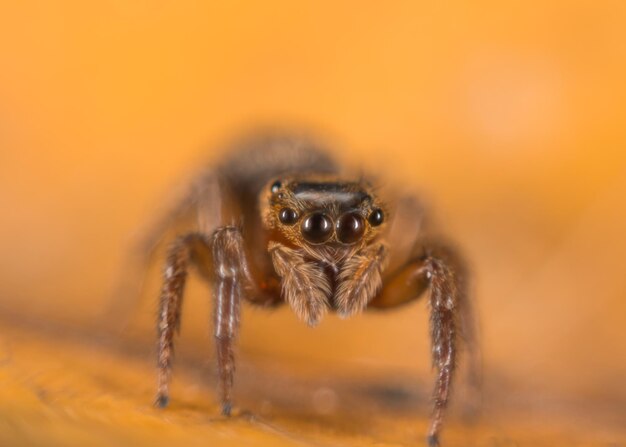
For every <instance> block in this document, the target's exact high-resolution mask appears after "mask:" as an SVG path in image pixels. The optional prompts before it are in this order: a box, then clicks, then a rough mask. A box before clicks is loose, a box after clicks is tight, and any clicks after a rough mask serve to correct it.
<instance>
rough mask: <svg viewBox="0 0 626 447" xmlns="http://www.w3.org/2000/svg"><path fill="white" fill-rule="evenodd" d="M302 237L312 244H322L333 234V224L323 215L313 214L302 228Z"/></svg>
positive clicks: (303, 223) (305, 220)
mask: <svg viewBox="0 0 626 447" xmlns="http://www.w3.org/2000/svg"><path fill="white" fill-rule="evenodd" d="M300 229H301V231H302V236H303V237H304V239H306V240H307V241H308V242H311V243H312V244H321V243H322V242H325V241H327V240H328V238H329V237H330V236H331V234H332V233H333V222H332V220H330V218H329V217H328V216H327V215H326V214H323V213H313V214H311V215H309V216H307V218H306V219H304V221H303V222H302V226H301V227H300Z"/></svg>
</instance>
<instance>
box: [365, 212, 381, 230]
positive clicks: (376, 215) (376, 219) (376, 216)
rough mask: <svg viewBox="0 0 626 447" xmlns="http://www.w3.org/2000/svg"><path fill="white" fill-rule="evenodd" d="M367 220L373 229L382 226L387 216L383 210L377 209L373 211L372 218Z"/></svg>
mask: <svg viewBox="0 0 626 447" xmlns="http://www.w3.org/2000/svg"><path fill="white" fill-rule="evenodd" d="M367 220H368V221H369V223H370V225H371V226H373V227H377V226H378V225H380V224H382V223H383V222H384V221H385V215H384V214H383V210H381V209H380V208H376V209H375V210H374V211H372V214H370V217H368V218H367Z"/></svg>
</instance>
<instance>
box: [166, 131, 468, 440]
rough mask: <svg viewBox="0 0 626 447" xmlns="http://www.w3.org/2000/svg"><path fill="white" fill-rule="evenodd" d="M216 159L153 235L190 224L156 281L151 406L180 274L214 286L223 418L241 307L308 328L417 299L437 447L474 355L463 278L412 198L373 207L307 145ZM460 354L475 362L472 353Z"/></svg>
mask: <svg viewBox="0 0 626 447" xmlns="http://www.w3.org/2000/svg"><path fill="white" fill-rule="evenodd" d="M227 153H228V154H229V155H228V156H227V157H226V158H225V159H224V160H222V161H221V163H218V164H217V165H216V166H215V167H213V168H212V169H209V170H207V171H205V172H203V173H202V174H201V175H200V176H199V177H198V178H197V179H196V180H195V181H194V182H193V183H192V188H191V189H190V191H189V193H188V194H187V195H186V196H185V197H184V198H183V199H182V200H181V201H180V203H179V204H178V206H177V207H176V208H175V210H174V211H172V212H171V213H169V215H167V216H166V217H165V218H164V219H163V220H162V222H161V223H160V224H159V225H157V228H158V230H155V231H154V233H155V234H158V233H160V232H162V230H163V228H165V227H167V226H169V225H170V224H171V223H172V222H173V221H175V220H176V218H177V217H179V216H180V215H182V214H183V212H186V211H190V210H191V211H192V213H193V214H195V216H196V217H197V225H196V230H195V231H192V232H188V233H184V234H180V235H178V237H177V239H176V240H175V242H173V244H172V245H171V247H170V248H169V252H168V254H167V259H166V262H165V267H164V270H163V286H162V291H161V296H160V304H159V313H158V391H157V396H156V401H155V405H156V406H158V407H165V406H167V404H168V402H169V380H170V376H171V366H172V357H173V349H174V345H173V340H174V335H175V332H177V331H178V330H179V329H180V317H181V305H182V302H183V291H184V286H185V280H186V277H187V274H188V269H189V267H190V265H191V264H193V265H195V266H196V267H197V268H198V269H199V271H200V272H201V273H203V274H204V275H203V276H204V277H205V278H206V279H208V280H209V281H210V283H211V284H212V286H213V303H214V336H215V343H216V348H217V369H218V381H219V385H218V387H219V396H220V399H221V408H222V413H223V414H224V415H227V416H228V415H230V413H231V406H232V403H231V401H232V400H231V396H232V389H233V379H234V373H235V356H234V345H235V342H236V338H237V332H238V327H239V314H240V306H241V303H242V302H243V301H247V302H249V303H251V304H253V305H257V306H263V307H276V306H280V305H282V304H284V303H286V304H288V305H289V307H291V309H292V311H293V312H294V313H295V314H296V316H297V317H298V318H299V319H301V320H303V321H304V322H305V323H306V324H308V325H310V326H315V325H317V324H318V323H319V322H320V321H321V319H322V318H323V316H324V315H325V314H326V313H327V312H336V313H337V314H338V315H339V316H340V317H342V318H347V317H350V316H353V315H355V314H358V313H360V312H361V311H364V310H366V309H389V308H392V307H396V306H401V305H403V304H406V303H409V302H411V301H413V300H416V299H418V298H419V297H420V296H422V295H424V294H425V292H428V302H429V304H430V306H429V308H430V338H431V341H432V350H431V356H432V363H433V367H434V369H435V370H436V381H435V387H434V392H433V403H432V414H431V419H430V428H429V430H428V434H427V442H428V445H429V446H436V445H439V435H440V431H441V427H442V422H443V419H444V414H445V412H446V408H447V406H448V402H449V399H450V393H451V386H452V380H453V378H454V376H455V371H456V367H457V358H458V352H459V345H460V344H461V343H462V342H466V345H467V346H469V348H473V347H474V346H475V343H474V329H473V317H472V314H471V306H470V305H471V303H470V301H469V296H468V281H467V280H468V278H467V269H466V267H465V263H464V262H463V261H462V258H461V257H460V256H459V255H458V254H457V251H456V250H455V249H454V248H453V247H452V246H451V245H450V244H448V243H446V242H445V241H444V240H442V239H440V238H436V237H428V236H426V234H425V232H424V231H423V229H422V225H421V222H422V220H423V219H422V217H423V216H422V214H423V212H422V208H421V207H420V206H419V205H418V202H417V200H416V199H414V198H413V197H411V196H403V195H399V196H393V195H391V196H390V197H383V195H382V194H381V189H380V188H378V187H376V186H375V185H374V184H373V182H371V181H368V180H366V179H365V178H364V177H363V176H362V175H361V176H358V177H350V176H348V175H346V174H344V173H343V172H344V171H343V170H342V169H341V168H340V166H339V165H338V164H337V163H336V162H335V161H334V160H333V158H332V157H331V156H330V155H329V153H330V152H329V151H328V150H326V149H324V148H323V147H322V146H321V145H320V144H318V143H316V142H314V141H313V140H310V139H307V138H302V137H300V136H293V135H284V134H283V135H277V134H264V135H262V136H258V135H257V136H256V137H252V138H247V139H245V140H244V141H243V142H240V143H239V144H236V145H235V147H233V148H231V150H229V151H227ZM469 351H470V354H471V355H470V357H471V358H475V354H474V353H475V350H474V349H470V350H469ZM472 364H475V362H472V361H471V362H470V365H472Z"/></svg>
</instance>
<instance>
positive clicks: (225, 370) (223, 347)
mask: <svg viewBox="0 0 626 447" xmlns="http://www.w3.org/2000/svg"><path fill="white" fill-rule="evenodd" d="M212 248H213V269H214V274H215V280H214V288H215V292H214V293H215V310H214V319H215V329H214V330H215V333H214V335H215V342H216V345H217V368H218V375H219V390H220V400H221V403H222V414H224V415H225V416H229V415H230V411H231V407H232V404H231V398H232V388H233V378H234V373H235V354H234V342H235V337H236V336H237V330H238V329H239V313H240V312H239V310H240V305H241V300H242V298H243V295H244V293H245V291H244V289H245V288H246V286H247V287H250V285H251V278H250V272H249V271H248V265H247V262H246V258H245V252H244V246H243V237H242V235H241V230H240V229H239V228H237V227H234V226H225V227H221V228H219V229H218V230H216V231H215V233H214V234H213V238H212Z"/></svg>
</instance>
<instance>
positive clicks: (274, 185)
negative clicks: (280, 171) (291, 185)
mask: <svg viewBox="0 0 626 447" xmlns="http://www.w3.org/2000/svg"><path fill="white" fill-rule="evenodd" d="M282 186H283V184H282V182H281V181H280V180H276V181H275V182H274V183H272V186H270V191H272V192H273V193H275V192H278V190H279V189H280V188H281V187H282Z"/></svg>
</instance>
